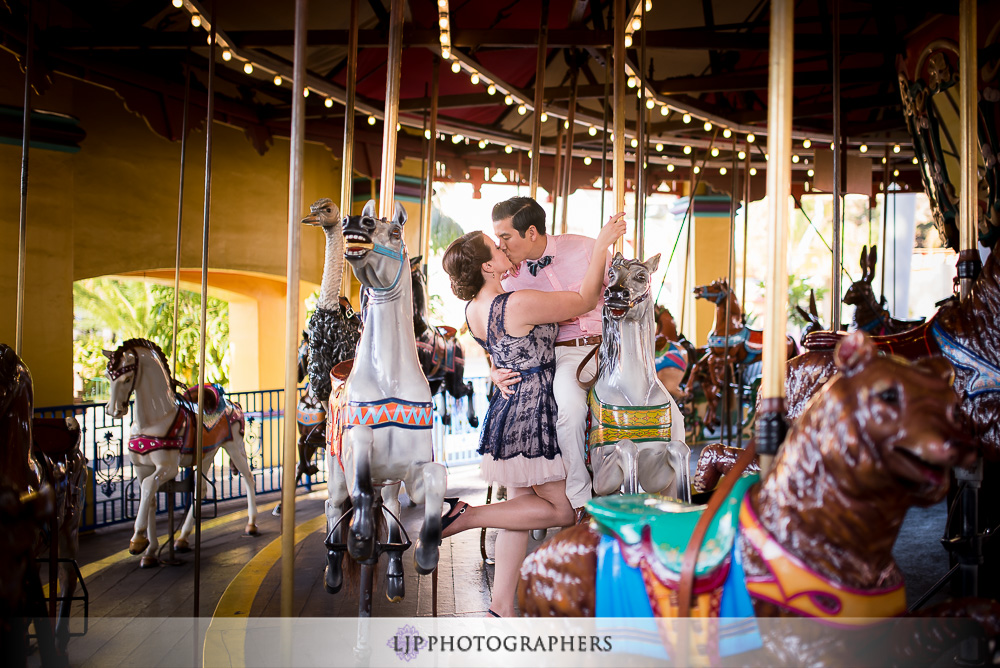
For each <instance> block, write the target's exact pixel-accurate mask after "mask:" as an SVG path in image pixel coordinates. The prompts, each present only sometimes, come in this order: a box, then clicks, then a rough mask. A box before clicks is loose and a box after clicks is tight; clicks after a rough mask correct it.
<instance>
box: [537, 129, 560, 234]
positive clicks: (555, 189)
mask: <svg viewBox="0 0 1000 668" xmlns="http://www.w3.org/2000/svg"><path fill="white" fill-rule="evenodd" d="M562 145H563V126H562V123H560V124H559V129H558V130H556V165H555V172H554V177H555V178H554V179H553V180H552V234H555V233H556V214H557V213H558V211H559V191H560V189H561V187H560V184H561V183H562V171H561V169H562ZM532 155H535V154H534V153H532Z"/></svg>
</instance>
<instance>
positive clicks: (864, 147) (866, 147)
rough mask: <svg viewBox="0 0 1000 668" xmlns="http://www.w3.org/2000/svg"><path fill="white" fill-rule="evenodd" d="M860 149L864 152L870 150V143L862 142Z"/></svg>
mask: <svg viewBox="0 0 1000 668" xmlns="http://www.w3.org/2000/svg"><path fill="white" fill-rule="evenodd" d="M858 150H859V151H861V152H862V153H867V152H868V144H862V145H861V148H859V149H858Z"/></svg>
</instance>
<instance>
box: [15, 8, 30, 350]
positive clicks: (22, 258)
mask: <svg viewBox="0 0 1000 668" xmlns="http://www.w3.org/2000/svg"><path fill="white" fill-rule="evenodd" d="M33 5H34V2H32V0H28V37H27V40H26V43H25V47H24V48H25V51H24V121H23V127H22V134H21V211H20V218H19V219H18V228H17V307H16V313H15V316H14V318H15V321H14V327H15V330H14V352H15V353H17V356H18V357H21V354H22V350H21V348H22V345H23V343H24V337H23V331H24V268H25V265H26V264H27V259H28V246H27V236H28V154H29V152H30V150H29V149H30V146H31V58H32V51H34V50H35V24H34V18H33V17H32V12H31V8H32V6H33Z"/></svg>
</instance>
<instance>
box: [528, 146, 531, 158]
mask: <svg viewBox="0 0 1000 668" xmlns="http://www.w3.org/2000/svg"><path fill="white" fill-rule="evenodd" d="M528 160H531V149H530V148H529V149H528Z"/></svg>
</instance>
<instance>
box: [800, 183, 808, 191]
mask: <svg viewBox="0 0 1000 668" xmlns="http://www.w3.org/2000/svg"><path fill="white" fill-rule="evenodd" d="M802 189H803V190H805V191H806V192H809V182H808V181H805V182H804V183H803V184H802Z"/></svg>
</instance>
